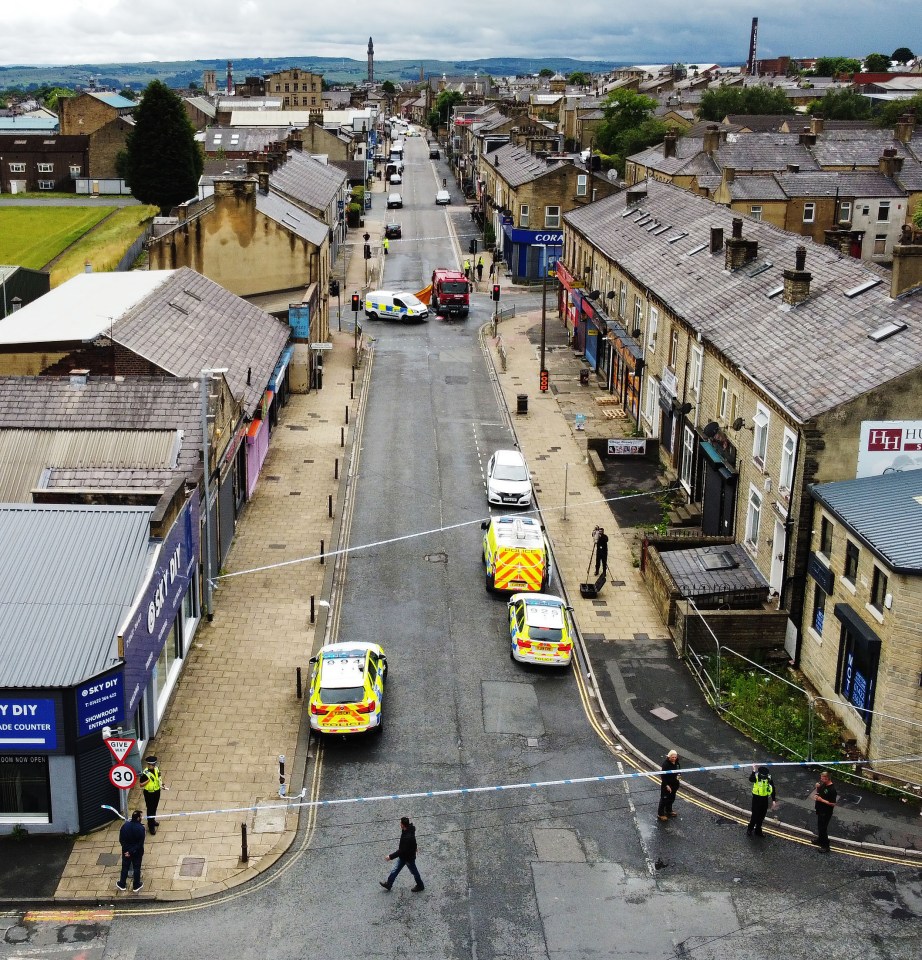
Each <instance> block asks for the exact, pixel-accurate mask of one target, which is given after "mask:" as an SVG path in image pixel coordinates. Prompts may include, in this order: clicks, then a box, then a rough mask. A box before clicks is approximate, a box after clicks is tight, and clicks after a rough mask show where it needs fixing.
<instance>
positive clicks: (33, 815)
mask: <svg viewBox="0 0 922 960" xmlns="http://www.w3.org/2000/svg"><path fill="white" fill-rule="evenodd" d="M0 817H3V818H4V819H5V820H6V819H7V818H15V820H18V821H22V822H24V823H48V822H49V820H50V819H51V789H50V786H49V779H48V758H47V757H45V756H42V755H41V754H35V755H32V754H12V755H9V756H5V757H4V758H3V763H2V764H0Z"/></svg>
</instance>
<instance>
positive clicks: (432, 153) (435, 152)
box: [429, 147, 442, 160]
mask: <svg viewBox="0 0 922 960" xmlns="http://www.w3.org/2000/svg"><path fill="white" fill-rule="evenodd" d="M429 159H430V160H441V159H442V154H441V153H440V152H439V148H438V147H430V148H429Z"/></svg>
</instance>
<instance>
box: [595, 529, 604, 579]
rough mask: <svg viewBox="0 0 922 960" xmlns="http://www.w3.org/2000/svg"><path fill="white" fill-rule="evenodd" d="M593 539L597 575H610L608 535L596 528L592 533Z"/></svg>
mask: <svg viewBox="0 0 922 960" xmlns="http://www.w3.org/2000/svg"><path fill="white" fill-rule="evenodd" d="M592 539H593V540H595V575H596V576H598V575H599V570H601V571H602V576H605V574H607V573H608V534H607V533H606V532H605V531H604V530H603V529H602V528H601V527H596V528H595V530H593V531H592Z"/></svg>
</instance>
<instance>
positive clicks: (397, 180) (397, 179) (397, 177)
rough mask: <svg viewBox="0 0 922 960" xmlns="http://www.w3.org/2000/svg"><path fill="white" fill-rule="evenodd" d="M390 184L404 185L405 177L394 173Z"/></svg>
mask: <svg viewBox="0 0 922 960" xmlns="http://www.w3.org/2000/svg"><path fill="white" fill-rule="evenodd" d="M389 182H390V183H403V177H402V176H401V175H400V174H399V173H392V174H391V176H390V181H389Z"/></svg>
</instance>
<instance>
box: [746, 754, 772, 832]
mask: <svg viewBox="0 0 922 960" xmlns="http://www.w3.org/2000/svg"><path fill="white" fill-rule="evenodd" d="M749 782H750V783H751V784H752V816H751V817H750V818H749V826H748V827H746V835H747V836H750V837H751V836H752V835H753V833H754V834H755V835H756V836H757V837H761V836H762V821H763V820H764V819H765V814H767V813H768V805H769V803H771V804H772V806H774V804H775V803H776V802H777V801H776V798H775V784H774V781H773V780H772V775H771V773H770V772H769V769H768V767H764V766H763V767H757V766H756V765H755V764H753V765H752V773H750V774H749Z"/></svg>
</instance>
